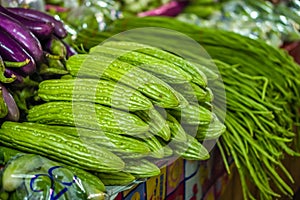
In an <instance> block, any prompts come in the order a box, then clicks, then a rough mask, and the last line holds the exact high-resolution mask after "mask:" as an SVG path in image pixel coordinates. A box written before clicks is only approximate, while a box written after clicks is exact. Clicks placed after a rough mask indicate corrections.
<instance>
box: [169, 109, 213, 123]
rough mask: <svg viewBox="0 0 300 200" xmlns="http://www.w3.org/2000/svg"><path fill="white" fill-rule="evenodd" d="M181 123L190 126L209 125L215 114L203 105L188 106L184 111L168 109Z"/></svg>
mask: <svg viewBox="0 0 300 200" xmlns="http://www.w3.org/2000/svg"><path fill="white" fill-rule="evenodd" d="M168 113H170V114H171V115H173V116H174V117H175V118H176V119H177V120H178V121H179V122H180V123H182V124H190V125H208V124H210V122H211V121H212V119H213V113H212V112H211V111H210V110H208V109H206V108H205V107H203V106H201V105H192V104H191V105H188V106H185V107H183V108H182V109H180V108H178V109H168Z"/></svg>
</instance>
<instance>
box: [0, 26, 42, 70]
mask: <svg viewBox="0 0 300 200" xmlns="http://www.w3.org/2000/svg"><path fill="white" fill-rule="evenodd" d="M0 24H1V23H0ZM0 54H1V56H2V58H3V60H7V61H12V62H23V61H24V60H26V59H29V60H30V62H29V63H28V64H27V65H25V66H24V67H21V68H18V69H17V71H18V72H20V73H22V74H24V75H29V74H32V73H34V72H35V71H36V64H35V61H34V59H33V58H32V57H31V55H30V54H29V53H27V51H26V50H25V49H24V48H23V47H22V46H21V45H20V44H19V43H18V42H17V41H15V40H14V39H13V38H12V37H11V36H9V35H8V34H7V33H5V32H4V31H1V30H0Z"/></svg>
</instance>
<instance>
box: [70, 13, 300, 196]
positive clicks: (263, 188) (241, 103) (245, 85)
mask: <svg viewBox="0 0 300 200" xmlns="http://www.w3.org/2000/svg"><path fill="white" fill-rule="evenodd" d="M149 26H151V27H162V28H167V29H170V30H176V31H179V32H182V33H184V34H186V35H187V36H189V37H191V38H193V39H194V40H195V41H197V42H198V43H199V44H201V45H202V47H204V49H205V50H206V51H207V52H208V53H209V55H210V56H211V57H212V58H213V59H214V60H209V59H207V58H205V57H203V58H199V57H200V56H201V55H198V54H195V53H192V52H189V51H184V50H183V51H181V53H182V55H183V56H184V57H185V58H190V59H191V60H193V61H194V62H195V63H197V64H202V65H204V66H207V67H209V66H211V65H212V64H213V63H214V64H216V65H217V66H218V68H219V70H220V74H221V75H222V79H223V81H224V84H225V89H226V99H225V98H224V96H219V95H218V92H217V90H218V83H215V84H216V87H214V90H213V91H214V94H215V98H214V101H215V102H216V104H214V105H215V109H216V110H217V111H216V114H217V115H218V116H219V117H220V118H222V117H224V116H225V115H226V120H225V125H226V127H227V131H226V132H225V133H224V134H222V137H221V142H220V143H218V146H219V148H220V150H221V153H222V155H223V158H224V161H225V163H227V158H226V157H227V155H230V156H232V158H233V159H234V161H235V165H236V166H237V169H238V172H239V174H240V180H241V184H242V188H243V194H244V199H249V198H250V199H256V198H260V199H273V198H274V197H279V196H282V195H286V196H291V195H293V191H292V189H291V188H290V186H289V185H288V183H286V182H285V181H284V180H283V178H282V177H280V176H279V175H278V170H280V171H282V172H284V174H285V176H286V177H287V178H288V179H289V180H290V181H291V182H293V179H292V177H291V176H290V174H289V173H288V172H287V170H286V169H285V167H284V166H283V164H282V162H281V160H282V159H283V158H284V156H285V155H286V154H289V155H292V156H297V155H299V153H298V152H295V151H294V150H292V147H291V146H292V145H293V141H295V143H296V142H297V141H298V140H297V139H296V138H297V137H295V136H297V135H298V133H297V132H294V131H295V129H294V128H295V127H297V126H298V124H299V123H298V122H299V111H298V109H299V101H298V99H299V94H300V93H299V84H300V82H299V80H300V77H299V74H300V68H299V66H298V65H297V64H296V63H295V62H294V61H293V59H292V57H290V56H288V54H287V52H284V51H283V50H279V49H278V48H275V47H272V46H269V45H267V44H266V43H265V41H262V40H253V39H250V38H247V37H244V36H241V35H238V34H234V33H232V32H227V31H222V30H216V29H211V28H201V27H198V26H195V25H190V24H187V23H183V22H179V21H176V20H174V19H171V18H163V17H144V18H127V19H122V20H117V21H115V22H114V24H112V26H111V28H110V31H107V32H104V33H98V34H95V33H94V34H93V39H91V38H90V37H89V34H90V33H89V31H88V30H86V31H84V32H81V33H79V34H78V37H77V40H75V42H76V44H82V45H83V46H84V47H85V48H86V49H89V48H91V47H93V46H94V45H97V44H98V43H100V42H102V41H103V40H105V39H106V38H107V37H110V35H111V36H112V35H114V34H116V33H119V32H122V31H125V30H129V29H135V28H140V27H149ZM142 30H143V29H140V32H139V33H140V34H139V35H137V34H136V35H134V37H132V38H129V40H130V39H132V40H135V39H141V40H140V41H143V42H144V44H148V45H149V44H151V43H153V41H155V37H156V36H157V35H155V34H153V33H150V34H147V31H148V30H147V29H145V31H144V32H142ZM158 35H159V38H165V39H164V40H159V39H158V38H156V41H159V42H158V44H157V45H158V46H159V47H161V48H164V47H169V46H170V45H171V46H172V48H173V49H180V44H178V34H176V33H175V34H174V36H173V35H170V33H168V34H166V35H164V34H163V32H160V34H158ZM172 36H173V37H172ZM86 37H88V38H89V39H86ZM166 38H168V39H166ZM127 39H128V38H127ZM217 102H226V104H227V111H226V113H224V112H223V111H220V110H219V108H218V103H217ZM217 127H218V126H216V129H214V128H211V130H215V131H216V132H215V133H217V132H218V131H217V130H218V129H219V130H222V128H221V127H220V128H217ZM206 128H208V127H206ZM200 130H203V129H202V128H200ZM207 130H209V128H208V129H207ZM200 135H201V134H200ZM200 138H201V136H200ZM228 170H229V168H228ZM249 181H250V183H253V184H254V185H255V186H256V188H257V189H258V190H259V195H258V196H255V197H254V196H253V195H252V194H251V191H249V189H248V184H249ZM271 183H274V187H275V186H276V188H277V189H278V190H276V191H279V192H280V194H279V192H274V187H273V186H272V187H271Z"/></svg>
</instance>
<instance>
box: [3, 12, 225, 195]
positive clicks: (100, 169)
mask: <svg viewBox="0 0 300 200" xmlns="http://www.w3.org/2000/svg"><path fill="white" fill-rule="evenodd" d="M7 11H9V12H11V13H14V15H17V16H18V17H20V16H22V17H24V18H26V19H27V18H28V19H29V18H31V19H37V18H40V19H41V21H43V22H44V23H45V24H52V23H51V20H52V19H53V18H52V17H50V16H48V15H45V14H44V13H39V12H38V11H33V10H26V9H23V8H9V9H7V10H5V12H7ZM41 21H40V22H39V23H41ZM40 25H42V23H41V24H40ZM52 25H53V26H52ZM52 25H51V26H52V27H53V28H52V31H49V32H51V34H50V35H49V36H48V37H47V38H46V39H43V38H41V37H40V36H39V37H40V39H39V40H36V41H38V42H40V44H41V47H42V51H41V52H42V56H41V57H42V59H41V60H39V61H38V60H37V57H38V56H36V57H34V56H32V61H34V62H35V64H36V68H35V69H34V70H33V71H32V72H31V73H32V74H28V75H29V77H28V80H29V82H30V81H32V82H34V87H33V88H31V87H29V88H28V87H26V88H24V90H22V91H21V92H18V93H13V94H18V95H19V96H21V97H24V96H25V97H28V95H29V97H31V99H30V104H29V105H27V104H26V102H25V105H24V102H23V104H19V107H20V105H21V107H20V108H22V111H23V110H24V111H25V112H21V114H22V116H23V117H22V118H21V120H19V118H18V119H16V120H15V121H18V122H9V121H7V120H5V121H4V122H3V123H2V125H1V128H0V133H1V134H0V143H1V145H3V146H6V147H10V148H13V149H15V150H18V151H22V152H25V153H30V154H34V155H35V154H36V155H40V156H44V157H46V158H47V159H51V160H53V161H55V162H60V163H61V166H66V168H68V169H70V170H72V171H74V173H75V174H76V175H77V174H81V173H84V171H83V172H80V170H86V171H88V172H89V173H91V174H92V175H91V177H90V178H91V180H93V179H94V178H93V177H94V176H93V175H95V176H96V177H99V178H100V179H103V180H104V183H105V184H107V185H122V184H127V183H128V182H131V181H134V180H136V179H140V178H142V179H144V178H148V177H152V176H157V175H159V174H160V168H159V167H158V166H157V162H158V160H159V159H162V158H169V157H180V156H181V157H183V158H185V159H188V160H206V159H208V158H209V157H210V155H209V152H208V150H207V149H206V147H205V146H204V145H202V143H201V142H202V141H203V140H205V138H206V137H208V138H209V139H210V140H215V139H217V138H218V137H219V136H220V134H221V132H224V131H225V126H224V125H223V124H222V123H221V120H219V119H218V117H217V116H216V114H215V113H214V111H213V110H212V108H211V106H209V105H210V104H211V102H212V100H213V95H212V92H211V91H212V90H211V88H210V87H209V86H208V83H207V82H208V78H207V77H206V73H205V72H203V70H205V69H204V68H199V67H197V66H196V65H194V64H193V63H190V62H188V61H187V60H184V59H183V58H181V57H179V56H176V55H174V54H172V53H170V52H166V51H164V50H162V49H160V48H156V47H153V46H148V45H147V46H146V45H142V44H139V43H131V44H127V43H126V42H123V43H120V44H118V43H116V42H111V43H106V44H105V45H102V46H96V47H94V48H93V49H90V51H89V53H85V54H77V55H73V54H74V53H73V52H70V51H68V49H69V46H66V43H65V42H64V41H62V39H63V38H64V37H65V29H64V28H63V25H62V24H61V22H60V21H55V23H53V24H52ZM28 27H29V26H28ZM19 28H20V30H21V28H23V29H25V30H27V29H26V28H24V27H23V26H20V27H19ZM56 29H57V30H56ZM33 32H34V31H32V33H33ZM45 32H47V31H45ZM29 34H30V35H34V34H31V32H29ZM31 42H32V41H31ZM118 45H120V47H118ZM126 45H129V46H131V45H133V46H137V47H140V48H139V49H140V50H143V49H144V50H145V51H144V52H143V51H141V52H138V51H130V52H128V50H126V48H128V46H126ZM121 46H122V47H123V49H122V48H121ZM124 48H125V49H124ZM69 50H70V49H69ZM24 51H25V50H24ZM27 51H28V50H27ZM46 51H47V52H50V53H51V54H50V53H45V52H46ZM29 61H31V60H29ZM19 63H20V62H18V64H19ZM5 64H6V65H8V64H9V65H10V66H12V65H16V63H15V62H14V63H12V62H11V61H10V63H8V62H7V61H6V63H5ZM22 64H24V62H23V63H22ZM25 64H29V63H25ZM46 65H47V66H46ZM5 67H6V68H7V66H5ZM20 69H21V68H20ZM206 70H207V71H209V70H208V69H206ZM20 74H21V72H20ZM211 74H213V76H214V77H215V78H217V77H218V75H217V73H214V72H211ZM188 85H192V86H191V87H193V88H194V89H195V90H197V91H198V92H197V93H198V94H197V95H193V91H192V90H190V91H188V90H187V88H191V87H188ZM11 88H12V89H14V88H15V86H14V87H13V85H11V87H10V89H11ZM12 89H11V90H12ZM2 91H3V92H5V91H4V90H2ZM23 91H26V93H25V94H24V93H23ZM18 95H15V96H14V99H16V100H18V102H22V101H23V100H24V99H22V98H19V96H18ZM193 96H194V98H191V99H189V98H190V97H193ZM198 99H199V103H198ZM1 109H2V110H3V111H4V112H8V110H6V107H3V108H1ZM210 122H218V123H219V126H222V130H221V131H220V130H218V131H219V132H218V133H215V132H214V131H210V132H209V131H206V128H207V127H208V126H209V124H210ZM185 126H189V127H193V128H194V131H189V132H186V130H185ZM201 128H202V129H203V132H202V131H198V129H199V130H200V129H201ZM198 132H201V133H200V135H202V137H198V138H199V140H198V139H196V138H194V136H195V135H196V134H197V135H198ZM3 157H4V160H7V158H5V156H3ZM4 164H5V163H4ZM6 166H8V165H7V164H6ZM75 169H80V170H79V171H78V170H75ZM37 172H38V171H37ZM63 172H64V171H61V173H63ZM86 173H87V172H86ZM9 176H11V174H8V175H7V176H3V177H2V178H3V180H4V179H5V180H4V181H9V179H10V177H9ZM62 176H64V175H63V174H62ZM65 176H67V174H66V175H65ZM78 176H79V175H78ZM89 176H90V175H89V174H87V175H86V177H87V178H88V177H89ZM66 178H67V177H66ZM39 181H41V182H42V183H43V184H45V185H44V186H45V188H47V190H44V191H43V194H40V195H43V197H47V195H50V194H49V189H51V188H52V187H51V184H52V183H49V182H47V180H45V179H43V180H39ZM95 181H96V180H95ZM25 182H26V181H25ZM49 184H50V185H49ZM25 185H26V183H25ZM2 187H3V186H2ZM57 187H59V186H57ZM21 189H24V191H26V190H25V188H24V187H23V186H22V187H21V186H19V187H16V188H14V189H12V190H9V191H7V192H8V195H9V196H10V198H15V199H19V198H22V195H25V193H24V192H22V193H20V194H18V192H19V190H21ZM52 189H53V188H52ZM15 191H16V192H15ZM55 191H56V190H55ZM101 191H102V192H105V191H104V190H102V189H101ZM70 197H72V196H70ZM66 198H69V196H68V197H66ZM78 198H79V196H78Z"/></svg>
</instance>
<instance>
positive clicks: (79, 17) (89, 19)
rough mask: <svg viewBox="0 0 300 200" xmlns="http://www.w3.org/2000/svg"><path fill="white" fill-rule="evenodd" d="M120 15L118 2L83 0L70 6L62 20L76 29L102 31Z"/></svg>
mask: <svg viewBox="0 0 300 200" xmlns="http://www.w3.org/2000/svg"><path fill="white" fill-rule="evenodd" d="M121 17H122V13H121V12H120V11H119V7H118V4H117V3H115V2H114V1H109V0H85V1H83V3H82V4H81V5H80V6H78V7H74V8H72V9H71V10H70V11H69V12H68V14H67V17H66V18H64V21H65V22H67V24H69V25H71V26H72V27H73V28H74V29H76V30H81V29H90V30H95V31H96V30H98V31H103V30H105V29H106V28H107V26H108V25H110V24H111V23H112V22H113V21H114V20H116V19H119V18H121Z"/></svg>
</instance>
